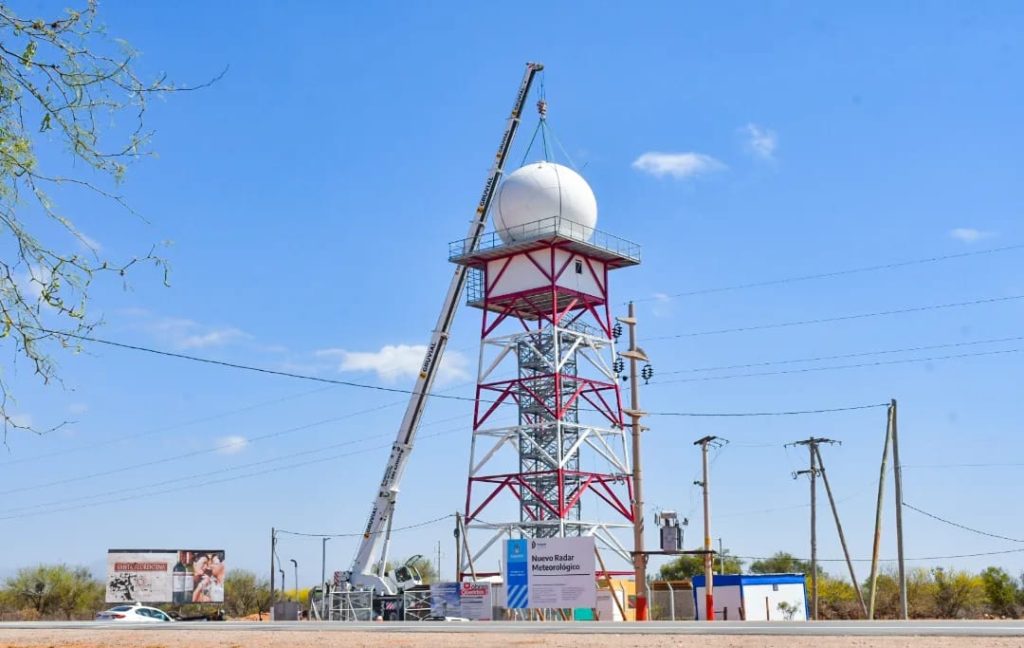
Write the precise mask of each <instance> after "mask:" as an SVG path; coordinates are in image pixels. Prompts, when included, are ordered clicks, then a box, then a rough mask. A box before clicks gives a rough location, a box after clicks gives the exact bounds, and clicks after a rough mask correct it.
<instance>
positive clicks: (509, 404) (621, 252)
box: [449, 107, 640, 579]
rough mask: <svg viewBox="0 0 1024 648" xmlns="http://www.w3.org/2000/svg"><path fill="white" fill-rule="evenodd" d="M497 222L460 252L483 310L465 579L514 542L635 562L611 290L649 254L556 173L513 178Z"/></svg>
mask: <svg viewBox="0 0 1024 648" xmlns="http://www.w3.org/2000/svg"><path fill="white" fill-rule="evenodd" d="M542 118H543V107H542ZM490 216H491V222H492V225H493V231H491V232H489V233H487V234H485V235H484V236H483V237H482V238H481V239H479V240H478V241H474V240H472V239H465V240H461V241H455V242H454V243H452V244H451V247H450V250H449V259H450V260H451V261H452V262H453V263H456V264H460V265H463V266H466V267H467V269H468V277H467V301H468V303H469V305H470V306H473V307H475V308H479V309H480V310H481V312H482V320H481V324H480V358H479V366H478V367H479V368H478V371H477V387H476V402H475V404H474V413H473V435H472V446H471V450H470V461H469V479H468V483H467V487H466V501H465V511H464V517H463V530H464V532H465V533H466V542H465V545H464V546H465V547H466V551H464V552H462V555H461V557H460V559H459V578H460V579H461V578H463V577H477V576H487V575H493V574H495V573H496V572H495V571H494V570H493V566H491V565H490V563H491V562H492V561H490V560H488V561H487V562H488V566H491V567H492V568H491V569H490V570H489V569H482V568H481V567H483V565H481V564H480V562H481V559H482V558H483V557H484V555H485V554H487V552H488V551H489V550H491V549H492V547H495V545H496V543H498V542H499V541H500V540H502V539H503V538H509V537H515V538H543V537H567V536H594V537H595V538H596V540H597V542H598V546H599V547H600V548H604V549H607V550H610V551H611V552H612V553H614V554H618V555H619V556H621V557H622V558H623V559H624V560H625V561H630V560H631V559H630V550H629V548H627V547H626V546H625V545H624V544H623V543H622V542H621V541H620V540H619V539H618V538H617V537H616V535H617V534H616V529H619V528H627V527H631V526H632V521H633V512H632V505H631V501H632V495H633V486H632V480H631V477H630V475H631V471H630V461H629V456H628V453H627V436H628V435H627V434H626V433H625V426H624V424H623V411H622V398H621V394H620V389H619V381H618V379H617V374H618V372H617V371H616V369H621V366H622V365H621V362H616V352H615V344H614V340H615V337H616V335H615V333H616V328H615V327H613V320H612V314H611V308H610V297H609V283H608V279H609V273H610V271H612V270H616V269H618V268H623V267H628V266H634V265H637V264H638V263H639V262H640V249H639V246H638V245H636V244H634V243H631V242H629V241H626V240H623V239H620V238H617V237H614V236H610V235H608V234H605V233H603V232H600V231H598V230H597V229H595V227H596V225H597V201H596V199H595V198H594V193H593V191H592V190H591V188H590V186H589V185H588V184H587V182H586V181H585V180H584V179H583V178H582V177H581V176H580V175H579V174H578V173H576V172H575V171H573V170H572V169H569V168H567V167H565V166H562V165H559V164H555V163H552V162H547V161H542V162H536V163H531V164H528V165H526V166H523V167H521V168H519V169H518V170H516V171H515V172H513V173H511V174H510V175H508V176H507V177H506V178H505V180H504V182H503V183H502V184H501V185H500V187H499V189H498V192H497V196H496V197H495V201H494V204H493V205H492V208H491V213H490ZM513 411H514V414H512V412H513ZM498 546H500V545H498ZM495 550H496V548H495ZM622 573H632V572H631V571H630V572H622Z"/></svg>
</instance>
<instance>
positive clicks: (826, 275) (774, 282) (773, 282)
mask: <svg viewBox="0 0 1024 648" xmlns="http://www.w3.org/2000/svg"><path fill="white" fill-rule="evenodd" d="M1020 249H1024V243H1019V244H1016V245H1006V246H1003V247H997V248H988V249H985V250H974V251H971V252H960V253H957V254H943V255H940V256H932V257H925V258H923V259H911V260H909V261H896V262H894V263H883V264H879V265H870V266H861V267H859V268H848V269H846V270H834V271H831V272H818V273H815V274H808V275H798V276H795V277H784V278H781V279H769V280H767V281H754V282H750V283H743V284H734V285H731V286H720V287H717V288H700V289H697V290H690V291H686V292H681V293H676V294H673V295H668V296H667V297H668V298H671V299H675V298H678V297H693V296H696V295H709V294H712V293H721V292H729V291H733V290H745V289H748V288H763V287H766V286H778V285H780V284H788V283H797V282H801V281H811V280H813V279H830V278H832V277H842V276H846V275H852V274H859V273H864V272H876V271H879V270H893V269H896V268H905V267H908V266H914V265H923V264H927V263H937V262H940V261H950V260H953V259H964V258H968V257H975V256H982V255H987V254H997V253H999V252H1009V251H1012V250H1020ZM664 299H665V296H657V297H645V298H643V299H634V300H633V301H634V302H649V301H662V300H664Z"/></svg>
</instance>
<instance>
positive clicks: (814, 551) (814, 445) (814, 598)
mask: <svg viewBox="0 0 1024 648" xmlns="http://www.w3.org/2000/svg"><path fill="white" fill-rule="evenodd" d="M821 443H839V442H838V441H834V440H832V439H825V438H820V437H819V438H815V437H811V438H809V439H806V440H804V441H794V442H793V443H787V444H786V445H787V446H795V445H802V446H807V451H808V454H809V455H810V458H811V465H810V468H809V469H808V470H798V471H797V472H795V473H793V479H796V478H797V477H799V476H800V475H809V476H810V478H811V479H810V482H811V618H812V619H813V620H815V621H817V620H818V518H817V516H818V499H817V497H818V492H817V484H818V475H819V474H820V473H821V470H820V469H819V468H818V452H817V450H818V445H819V444H821Z"/></svg>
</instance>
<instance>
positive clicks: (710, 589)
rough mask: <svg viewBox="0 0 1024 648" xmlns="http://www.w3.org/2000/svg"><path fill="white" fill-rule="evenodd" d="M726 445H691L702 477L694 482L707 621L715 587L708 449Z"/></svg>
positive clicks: (711, 440)
mask: <svg viewBox="0 0 1024 648" xmlns="http://www.w3.org/2000/svg"><path fill="white" fill-rule="evenodd" d="M723 443H727V441H725V439H719V438H718V437H716V436H706V437H704V438H702V439H697V440H696V441H694V442H693V445H699V446H700V454H701V466H702V467H703V474H704V477H703V478H702V480H701V481H699V482H694V484H695V485H697V486H700V487H701V488H702V489H703V490H704V615H705V616H706V617H707V620H708V621H714V620H715V587H714V582H713V581H714V571H713V569H712V566H713V564H714V560H715V557H714V553H715V552H714V550H713V549H712V548H711V484H710V481H709V475H708V447H709V446H715V447H720V446H721V445H722V444H723Z"/></svg>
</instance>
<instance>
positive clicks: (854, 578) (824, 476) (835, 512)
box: [814, 444, 868, 617]
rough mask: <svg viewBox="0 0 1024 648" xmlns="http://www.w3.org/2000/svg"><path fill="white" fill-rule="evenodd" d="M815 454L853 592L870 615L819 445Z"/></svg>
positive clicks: (866, 613) (863, 610)
mask: <svg viewBox="0 0 1024 648" xmlns="http://www.w3.org/2000/svg"><path fill="white" fill-rule="evenodd" d="M814 454H816V455H817V456H818V466H819V468H818V469H819V471H820V472H821V481H822V483H824V484H825V493H826V494H827V495H828V504H829V506H830V507H831V508H832V517H834V518H835V520H836V531H837V532H838V533H839V544H840V545H842V547H843V557H845V558H846V567H847V569H849V570H850V582H851V583H853V591H855V592H857V602H858V603H860V609H861V611H862V612H863V613H864V616H865V617H867V615H868V606H867V604H866V603H864V594H863V592H861V590H860V581H858V580H857V574H855V573H854V570H853V561H852V560H851V559H850V549H849V548H848V547H847V546H846V534H845V533H843V524H842V522H840V521H839V509H838V508H836V500H835V498H834V497H832V487H831V486H829V484H828V473H826V472H825V460H824V459H822V458H821V450H820V449H819V448H818V446H817V444H815V445H814Z"/></svg>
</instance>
